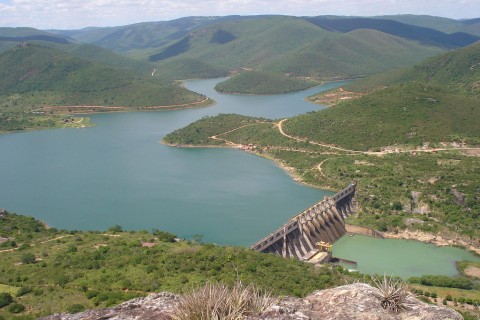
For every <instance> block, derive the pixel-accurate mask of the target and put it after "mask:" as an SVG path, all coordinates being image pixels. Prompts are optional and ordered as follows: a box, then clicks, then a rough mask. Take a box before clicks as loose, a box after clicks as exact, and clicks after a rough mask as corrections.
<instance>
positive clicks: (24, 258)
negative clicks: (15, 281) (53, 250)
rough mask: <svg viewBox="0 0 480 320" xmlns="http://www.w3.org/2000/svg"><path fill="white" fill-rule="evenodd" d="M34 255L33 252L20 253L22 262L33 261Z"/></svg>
mask: <svg viewBox="0 0 480 320" xmlns="http://www.w3.org/2000/svg"><path fill="white" fill-rule="evenodd" d="M35 260H36V258H35V255H34V254H33V253H24V254H23V255H22V263H24V264H30V263H35Z"/></svg>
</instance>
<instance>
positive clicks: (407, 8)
mask: <svg viewBox="0 0 480 320" xmlns="http://www.w3.org/2000/svg"><path fill="white" fill-rule="evenodd" d="M258 14H282V15H291V16H316V15H345V16H348V15H350V16H351V15H354V16H374V15H391V14H427V15H432V16H440V17H447V18H454V19H470V18H479V17H480V0H257V1H254V0H221V1H219V0H137V1H135V0H0V27H20V26H21V27H33V28H37V29H80V28H84V27H91V26H98V27H105V26H119V25H127V24H132V23H137V22H145V21H166V20H173V19H176V18H181V17H187V16H225V15H258Z"/></svg>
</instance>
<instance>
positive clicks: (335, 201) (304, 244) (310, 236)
mask: <svg viewBox="0 0 480 320" xmlns="http://www.w3.org/2000/svg"><path fill="white" fill-rule="evenodd" d="M355 188H356V184H351V185H349V186H348V187H347V188H345V189H343V190H341V191H340V192H338V193H337V194H335V195H334V196H332V197H325V198H323V200H321V201H320V202H318V203H316V204H314V205H313V206H311V207H310V208H308V209H306V210H304V211H302V212H301V213H299V214H298V215H296V216H294V217H293V218H291V219H290V220H289V221H288V222H287V223H286V224H284V225H283V226H282V227H280V228H279V229H277V231H275V232H273V233H271V234H270V235H269V236H267V237H265V238H263V239H262V240H260V241H258V242H257V243H255V244H254V245H252V246H251V247H250V248H251V249H252V250H256V251H260V252H265V253H274V254H278V255H280V256H283V257H285V258H289V257H294V258H297V259H301V260H308V259H309V257H311V256H312V255H313V254H315V253H316V252H318V246H317V245H316V243H317V242H322V241H323V242H326V243H334V242H335V241H337V240H338V239H339V238H340V237H342V236H343V235H344V234H345V233H346V229H345V221H344V219H345V218H346V217H348V216H349V215H351V214H353V212H354V204H353V200H354V196H355Z"/></svg>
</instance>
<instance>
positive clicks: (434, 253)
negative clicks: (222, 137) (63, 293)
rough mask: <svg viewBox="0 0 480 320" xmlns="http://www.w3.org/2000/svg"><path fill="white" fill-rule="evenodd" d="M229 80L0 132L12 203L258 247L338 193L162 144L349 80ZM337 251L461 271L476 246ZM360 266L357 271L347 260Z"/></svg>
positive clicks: (384, 244)
mask: <svg viewBox="0 0 480 320" xmlns="http://www.w3.org/2000/svg"><path fill="white" fill-rule="evenodd" d="M218 81H219V79H214V80H196V81H188V82H187V83H186V86H187V87H188V88H189V89H191V90H194V91H197V92H200V93H203V94H206V95H207V96H209V97H211V98H213V99H215V100H216V101H217V104H215V105H214V106H210V107H205V108H199V109H187V110H175V111H162V112H143V113H111V114H98V115H93V116H91V118H92V120H93V122H94V123H95V124H96V126H95V127H93V128H85V129H58V130H45V131H36V132H22V133H15V134H8V135H0V150H1V153H0V182H1V183H0V207H4V208H7V209H8V210H10V211H13V212H18V213H21V214H26V215H32V216H34V217H36V218H39V219H41V220H44V221H46V222H47V223H48V224H49V225H50V226H54V227H57V228H66V229H77V230H105V229H106V228H108V227H110V226H113V225H115V224H119V225H121V226H123V227H124V228H125V229H127V230H142V229H144V230H151V229H152V228H158V229H161V230H167V231H170V232H174V233H176V234H178V235H179V236H180V237H185V238H191V237H192V236H193V235H195V234H202V235H204V240H205V241H207V242H215V243H218V244H232V245H245V246H246V245H250V244H252V243H254V242H255V241H257V240H258V239H260V238H262V237H264V236H265V235H267V234H269V233H270V232H272V231H273V230H274V229H276V228H277V227H278V226H280V225H282V224H283V223H284V222H285V221H286V220H288V219H289V218H290V217H291V216H293V215H295V214H297V213H298V212H300V211H301V210H303V209H305V208H306V207H309V206H310V205H311V204H313V203H315V202H317V201H318V200H319V199H321V198H323V197H324V196H325V195H329V194H331V193H330V192H327V191H322V190H318V189H312V188H308V187H305V186H303V185H300V184H297V183H295V182H294V181H293V180H292V179H291V178H290V177H289V176H288V175H287V174H286V173H285V172H284V171H283V170H281V169H279V168H278V167H276V166H275V165H274V164H273V162H271V161H269V160H266V159H263V158H260V157H257V156H254V155H252V154H249V153H245V152H242V151H239V150H233V149H203V148H199V149H181V148H172V147H167V146H164V145H162V144H160V140H161V139H162V137H163V136H165V135H166V134H167V133H169V132H171V131H173V130H175V129H177V128H180V127H183V126H185V125H187V124H189V123H191V122H193V121H195V120H197V119H200V118H201V117H203V116H206V115H216V114H218V113H239V114H244V115H251V116H262V117H267V118H283V117H288V116H292V115H295V114H300V113H305V112H308V111H314V110H318V109H320V107H319V106H316V105H313V104H310V103H307V102H305V101H304V100H303V99H304V98H305V97H307V96H308V95H311V94H314V93H316V92H319V91H320V90H327V89H329V88H332V87H335V86H339V85H341V84H342V83H333V84H332V83H331V84H327V85H325V86H322V87H317V88H313V89H310V90H307V91H303V92H297V93H292V94H281V95H269V96H241V95H223V94H218V93H217V92H215V90H214V89H213V87H214V86H215V84H216V83H217V82H218ZM333 252H334V255H335V256H337V257H341V258H344V259H348V260H355V261H358V266H357V269H358V270H359V271H361V272H365V273H380V274H383V273H386V274H387V275H399V276H404V277H407V276H414V275H421V274H446V275H454V274H456V269H455V264H454V261H457V260H464V259H466V260H476V261H479V260H480V259H478V258H475V257H473V256H472V255H471V254H469V253H468V252H466V251H464V250H460V249H456V248H436V247H434V246H432V245H428V244H424V243H420V242H416V241H404V240H379V239H374V238H369V237H363V236H358V235H357V236H354V237H348V236H347V237H343V238H342V239H340V240H339V241H338V242H336V243H335V244H334V246H333ZM347 267H348V268H352V267H351V266H347Z"/></svg>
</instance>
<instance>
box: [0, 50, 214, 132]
mask: <svg viewBox="0 0 480 320" xmlns="http://www.w3.org/2000/svg"><path fill="white" fill-rule="evenodd" d="M0 92H1V95H0V106H1V108H2V109H1V110H2V112H1V113H2V115H1V117H0V118H1V119H2V121H1V123H0V131H8V130H19V129H20V130H21V129H26V128H30V127H31V126H30V125H31V123H29V120H28V119H29V118H31V119H30V120H32V122H35V121H34V119H33V118H35V119H36V118H38V117H39V115H38V114H42V113H50V112H54V113H55V112H56V109H55V108H52V107H54V106H78V105H83V106H114V107H121V110H128V109H135V110H138V109H144V108H148V107H156V106H182V105H191V104H198V103H200V101H204V103H208V102H209V101H208V100H206V98H205V97H204V96H201V95H199V94H196V93H193V92H190V91H188V90H187V89H185V88H183V87H181V86H179V85H177V84H173V83H172V82H171V81H166V80H161V79H160V78H158V77H152V76H150V75H149V76H143V75H139V74H135V73H131V72H128V71H124V70H119V69H114V68H111V67H106V66H103V65H101V64H96V63H92V62H89V61H87V60H83V59H79V58H76V57H74V56H72V55H70V54H68V53H66V52H64V51H60V50H56V49H53V48H49V47H42V46H39V45H29V46H27V47H16V48H13V49H10V50H8V51H6V52H4V53H3V54H0ZM67 109H68V108H67ZM101 109H102V108H96V109H95V110H96V111H101ZM107 110H109V111H112V109H107ZM83 111H91V110H83ZM58 112H68V111H65V108H63V109H59V110H58ZM26 114H30V115H31V116H26ZM25 117H27V119H24V120H25V121H22V123H23V124H19V123H17V122H16V120H17V119H18V118H25ZM43 118H48V116H47V115H43ZM46 126H47V127H48V126H52V124H50V125H46ZM34 127H35V128H36V127H37V126H34Z"/></svg>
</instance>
